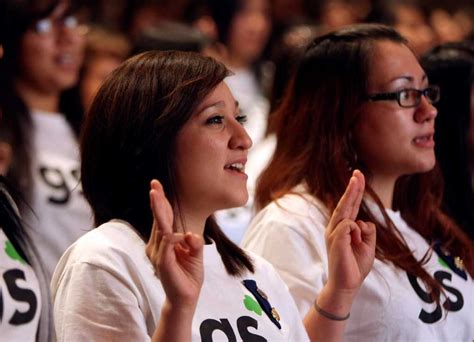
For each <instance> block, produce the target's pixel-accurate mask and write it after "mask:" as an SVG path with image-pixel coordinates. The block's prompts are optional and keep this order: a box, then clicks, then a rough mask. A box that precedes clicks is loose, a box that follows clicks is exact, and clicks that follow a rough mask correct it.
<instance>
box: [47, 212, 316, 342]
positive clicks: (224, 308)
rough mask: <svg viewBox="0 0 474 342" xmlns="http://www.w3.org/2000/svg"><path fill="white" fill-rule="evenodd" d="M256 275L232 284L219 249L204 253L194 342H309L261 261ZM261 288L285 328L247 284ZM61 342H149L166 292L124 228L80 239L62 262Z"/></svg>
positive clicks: (55, 287) (57, 286) (56, 301)
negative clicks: (202, 279) (275, 321)
mask: <svg viewBox="0 0 474 342" xmlns="http://www.w3.org/2000/svg"><path fill="white" fill-rule="evenodd" d="M254 265H255V270H256V271H255V273H254V274H251V273H247V274H245V275H244V276H243V277H232V276H229V275H228V274H227V272H226V271H225V268H224V265H223V263H222V259H221V257H220V255H219V254H218V252H217V249H216V247H215V245H214V244H211V245H206V246H205V247H204V267H205V275H204V284H203V287H202V289H201V293H200V298H199V302H198V305H197V308H196V312H195V315H194V319H193V325H192V334H193V337H192V338H193V341H227V340H228V341H236V340H237V341H239V340H244V341H245V340H250V339H251V338H252V337H253V338H258V336H261V337H263V338H264V339H261V338H260V339H255V340H258V341H264V340H267V341H307V340H308V337H307V335H306V331H305V329H304V327H303V324H302V320H301V318H300V317H299V314H298V310H297V308H296V306H295V304H294V302H293V299H292V298H291V295H290V293H289V292H288V288H287V287H286V285H285V284H284V283H283V281H282V280H281V279H280V278H279V276H278V274H277V273H276V271H275V270H274V269H273V267H272V266H271V265H270V264H269V263H267V262H266V261H265V260H263V259H261V258H259V257H258V256H255V258H254ZM244 279H252V280H255V281H256V283H257V286H258V287H259V288H260V289H261V290H263V291H264V292H265V293H266V295H267V296H268V300H269V302H270V304H271V306H273V307H274V308H275V309H276V310H277V311H278V313H279V315H280V321H279V323H280V324H281V329H279V328H278V327H277V326H276V324H274V323H273V322H272V321H271V320H270V318H269V317H268V316H267V315H266V314H265V313H264V312H262V311H261V307H260V305H258V304H257V302H256V299H257V298H256V297H254V296H253V295H252V293H251V292H250V291H249V290H247V289H246V287H244V285H243V284H242V280H244ZM51 291H52V297H53V305H54V317H55V327H56V334H57V338H58V340H59V341H99V340H100V341H102V340H108V341H118V340H121V341H149V340H150V339H151V336H152V335H153V333H154V331H155V329H156V325H157V322H158V321H159V319H160V314H161V309H162V307H163V304H164V300H165V293H164V290H163V288H162V286H161V283H160V280H159V279H158V278H157V277H156V276H155V272H154V268H153V266H152V264H151V262H150V261H149V259H148V257H147V256H146V254H145V243H144V242H143V240H142V239H141V238H140V236H139V235H138V234H137V233H136V232H135V230H134V229H133V228H132V227H131V226H130V225H128V224H127V223H126V222H123V221H119V220H113V221H110V222H108V223H106V224H103V225H101V226H100V227H98V228H96V229H94V230H92V231H91V232H89V233H87V234H86V235H84V236H83V237H81V238H80V239H79V240H78V241H77V242H76V243H75V244H73V245H72V246H71V247H70V248H69V249H68V250H67V251H66V253H65V254H64V255H63V257H62V258H61V260H60V262H59V263H58V267H57V268H56V271H55V274H54V276H53V280H52V283H51Z"/></svg>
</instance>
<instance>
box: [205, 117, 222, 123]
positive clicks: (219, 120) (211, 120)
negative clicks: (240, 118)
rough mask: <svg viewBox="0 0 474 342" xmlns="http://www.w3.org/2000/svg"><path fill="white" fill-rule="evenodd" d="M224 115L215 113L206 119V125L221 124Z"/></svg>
mask: <svg viewBox="0 0 474 342" xmlns="http://www.w3.org/2000/svg"><path fill="white" fill-rule="evenodd" d="M223 119H224V117H223V116H222V115H216V116H213V117H211V118H209V119H207V120H206V125H217V124H221V123H222V120H223Z"/></svg>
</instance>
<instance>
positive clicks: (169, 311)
mask: <svg viewBox="0 0 474 342" xmlns="http://www.w3.org/2000/svg"><path fill="white" fill-rule="evenodd" d="M196 306H197V303H196V304H195V305H185V304H176V303H171V302H170V301H169V300H168V298H166V300H165V302H164V305H163V308H162V310H161V311H162V314H163V315H165V316H167V317H173V319H181V320H183V319H190V320H192V318H193V316H194V312H195V311H196Z"/></svg>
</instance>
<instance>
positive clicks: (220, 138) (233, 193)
mask: <svg viewBox="0 0 474 342" xmlns="http://www.w3.org/2000/svg"><path fill="white" fill-rule="evenodd" d="M244 121H245V116H242V115H241V114H240V113H239V108H238V104H237V102H236V101H235V99H234V97H233V96H232V94H231V92H230V91H229V88H228V87H227V85H226V84H225V83H224V82H221V83H220V84H219V85H218V86H217V87H216V88H215V89H214V90H213V91H212V92H211V93H210V94H209V95H208V96H207V97H206V98H205V99H204V100H203V101H202V102H201V104H200V105H199V106H198V108H197V110H196V112H195V113H194V114H193V116H192V117H191V118H190V119H189V121H188V122H186V123H185V124H184V126H183V127H182V128H181V130H180V131H179V133H178V135H177V137H176V170H177V171H176V175H177V184H178V196H179V203H180V209H181V214H182V215H183V217H184V218H185V223H186V230H187V231H194V232H199V233H202V230H203V229H204V222H205V220H206V219H207V217H209V216H210V215H211V214H212V213H213V212H214V211H216V210H218V209H224V208H232V207H237V206H241V205H243V204H245V202H246V201H247V199H248V193H247V175H246V174H245V163H246V162H247V152H248V149H249V148H250V147H251V146H252V141H251V139H250V137H249V136H248V134H247V132H246V131H245V128H244V127H243V126H242V124H243V122H244ZM196 199H199V201H198V200H196Z"/></svg>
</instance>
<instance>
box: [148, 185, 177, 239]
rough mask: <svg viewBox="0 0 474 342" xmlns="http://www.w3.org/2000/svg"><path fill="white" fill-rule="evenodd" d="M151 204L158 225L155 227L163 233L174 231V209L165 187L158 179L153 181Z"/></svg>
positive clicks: (155, 222) (155, 223)
mask: <svg viewBox="0 0 474 342" xmlns="http://www.w3.org/2000/svg"><path fill="white" fill-rule="evenodd" d="M150 206H151V211H152V214H153V219H154V225H155V226H156V227H154V228H156V229H157V230H158V232H159V233H161V234H171V233H173V210H172V208H171V205H170V203H169V202H168V199H167V198H166V196H165V193H164V191H163V187H162V186H161V184H160V182H159V181H157V180H156V179H154V180H152V181H151V190H150Z"/></svg>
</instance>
